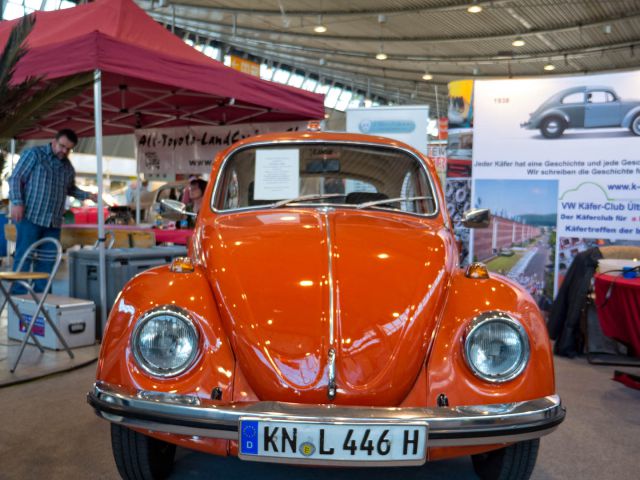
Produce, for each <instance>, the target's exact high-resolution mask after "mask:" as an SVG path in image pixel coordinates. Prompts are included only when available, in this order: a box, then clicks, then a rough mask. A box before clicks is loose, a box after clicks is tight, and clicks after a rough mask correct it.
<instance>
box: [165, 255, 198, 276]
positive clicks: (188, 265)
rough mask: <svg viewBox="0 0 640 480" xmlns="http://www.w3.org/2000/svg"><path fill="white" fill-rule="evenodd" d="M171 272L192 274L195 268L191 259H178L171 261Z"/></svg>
mask: <svg viewBox="0 0 640 480" xmlns="http://www.w3.org/2000/svg"><path fill="white" fill-rule="evenodd" d="M169 270H171V271H172V272H174V273H191V272H193V271H194V270H195V267H194V266H193V262H192V261H191V259H190V258H189V257H176V258H174V259H173V260H172V261H171V266H170V267H169Z"/></svg>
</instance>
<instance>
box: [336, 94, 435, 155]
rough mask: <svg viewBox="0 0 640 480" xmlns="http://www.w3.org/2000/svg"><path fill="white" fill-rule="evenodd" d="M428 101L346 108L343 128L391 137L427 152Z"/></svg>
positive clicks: (348, 130)
mask: <svg viewBox="0 0 640 480" xmlns="http://www.w3.org/2000/svg"><path fill="white" fill-rule="evenodd" d="M428 123H429V106H428V105H404V106H398V107H371V108H350V109H349V110H347V132H351V133H364V134H367V135H379V136H381V137H388V138H393V139H394V140H399V141H401V142H404V143H406V144H409V145H411V146H412V147H413V148H415V149H416V150H418V151H420V152H422V153H424V154H426V153H427V125H428Z"/></svg>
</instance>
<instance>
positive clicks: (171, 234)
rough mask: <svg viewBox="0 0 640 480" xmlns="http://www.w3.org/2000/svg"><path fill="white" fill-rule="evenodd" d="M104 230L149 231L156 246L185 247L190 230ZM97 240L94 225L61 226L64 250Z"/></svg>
mask: <svg viewBox="0 0 640 480" xmlns="http://www.w3.org/2000/svg"><path fill="white" fill-rule="evenodd" d="M105 230H112V231H114V230H124V231H128V232H137V231H142V232H144V231H151V232H153V233H154V235H155V239H156V244H161V243H173V244H175V245H187V244H188V243H189V239H190V238H191V235H193V229H192V228H176V229H165V228H157V227H151V225H105ZM97 239H98V226H97V225H95V224H77V223H76V224H65V225H63V226H62V235H61V241H62V244H63V246H64V248H68V247H69V246H71V245H76V244H84V245H90V244H92V243H94V242H95V241H96V240H97Z"/></svg>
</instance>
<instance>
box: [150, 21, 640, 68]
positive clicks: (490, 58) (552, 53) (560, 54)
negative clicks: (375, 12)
mask: <svg viewBox="0 0 640 480" xmlns="http://www.w3.org/2000/svg"><path fill="white" fill-rule="evenodd" d="M152 16H153V17H154V18H156V19H157V20H159V21H161V22H163V23H168V22H167V19H166V18H164V16H163V15H162V14H158V12H152ZM605 23H606V22H605ZM181 26H182V27H183V28H185V26H186V27H187V28H189V29H193V28H202V29H203V30H205V31H206V35H209V36H214V35H216V34H217V35H220V34H223V32H219V31H215V30H209V29H208V27H209V24H208V22H201V21H195V20H194V21H189V20H186V21H185V22H184V23H181ZM233 38H235V39H239V40H242V42H244V44H251V45H255V46H257V47H260V48H264V47H265V46H266V47H268V46H276V45H277V46H278V47H281V48H286V49H290V50H297V51H305V52H314V53H318V54H320V55H323V56H342V57H351V58H365V59H373V55H374V53H373V52H365V51H345V50H330V49H325V48H319V47H311V46H305V45H298V44H292V43H282V42H271V41H267V40H261V39H256V38H252V37H244V36H240V35H237V34H236V35H235V36H234V37H233ZM639 45H640V38H636V39H634V40H631V41H626V42H622V43H615V44H610V45H598V46H591V47H581V48H574V49H561V50H548V51H544V52H540V53H533V54H514V55H472V56H451V55H446V56H435V55H429V56H426V55H398V54H392V53H389V52H385V53H387V55H388V61H398V62H412V63H415V62H427V63H439V64H451V63H455V64H467V65H482V64H483V63H514V62H515V63H525V62H535V61H548V59H549V58H556V59H557V58H562V59H563V60H564V59H565V58H568V57H573V58H576V57H581V56H586V55H594V54H603V53H606V52H608V51H611V50H620V49H625V48H630V47H637V46H639Z"/></svg>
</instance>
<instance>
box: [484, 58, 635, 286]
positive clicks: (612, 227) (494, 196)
mask: <svg viewBox="0 0 640 480" xmlns="http://www.w3.org/2000/svg"><path fill="white" fill-rule="evenodd" d="M638 85H640V72H638V71H636V72H623V73H610V74H601V75H589V76H575V77H549V78H535V79H524V80H487V81H477V82H476V85H475V102H474V112H475V129H474V146H473V179H474V180H473V191H474V194H473V202H474V206H481V207H487V208H491V209H493V210H495V211H497V212H498V215H499V216H501V217H502V220H501V221H502V224H504V228H505V232H501V231H498V232H494V234H493V235H489V237H491V238H487V239H484V236H486V235H484V236H483V235H482V234H478V235H479V236H478V235H476V239H475V241H474V243H475V244H474V248H473V254H474V256H476V257H477V258H478V260H483V258H481V257H486V256H489V257H490V256H491V255H498V256H500V255H501V254H502V255H514V252H515V255H521V256H522V257H521V258H522V262H521V263H522V269H521V270H522V271H521V273H519V275H521V276H522V277H524V278H526V279H538V280H539V279H540V278H541V277H540V275H538V273H537V272H538V271H542V270H541V268H542V266H544V265H545V264H547V263H548V262H549V260H554V259H551V258H549V256H550V255H551V254H552V250H551V249H552V248H553V247H552V246H550V245H549V241H550V240H551V241H552V239H553V236H552V232H553V231H555V232H556V237H557V238H556V245H555V264H556V268H557V271H558V273H559V275H560V277H562V275H563V274H564V272H566V269H567V268H568V266H569V265H570V263H571V260H572V259H573V257H574V256H575V255H576V253H578V252H579V251H580V250H583V249H584V248H588V247H590V246H594V245H606V244H609V243H635V242H638V240H640V98H638V94H637V91H638V88H637V87H638ZM554 192H557V193H554ZM553 195H556V198H555V199H551V200H553V202H552V203H550V202H549V200H550V198H549V197H550V196H553ZM552 220H553V221H552ZM507 224H508V225H509V227H508V228H512V230H513V232H515V233H513V234H512V235H511V236H512V237H513V238H509V237H510V235H509V232H508V231H507V230H508V228H507V226H506V225H507ZM528 227H532V228H529V229H528ZM520 229H528V231H529V234H527V235H526V236H525V238H524V240H522V239H520V235H519V233H518V232H519V231H520ZM513 239H516V240H517V241H516V240H513ZM513 245H515V246H516V247H515V248H514V247H513ZM518 248H520V249H522V250H518ZM529 252H530V253H531V255H529V256H527V254H528V253H529ZM503 263H507V262H506V260H505V261H504V262H503ZM535 265H539V266H538V267H537V268H536V267H535ZM534 284H535V282H534Z"/></svg>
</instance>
